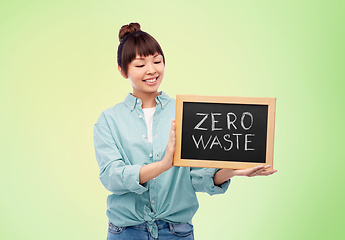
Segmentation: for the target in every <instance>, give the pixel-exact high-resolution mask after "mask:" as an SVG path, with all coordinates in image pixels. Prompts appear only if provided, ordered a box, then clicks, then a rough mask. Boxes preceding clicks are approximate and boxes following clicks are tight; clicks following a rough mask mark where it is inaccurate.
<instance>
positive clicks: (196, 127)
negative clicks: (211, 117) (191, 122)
mask: <svg viewBox="0 0 345 240" xmlns="http://www.w3.org/2000/svg"><path fill="white" fill-rule="evenodd" d="M196 115H199V116H205V117H204V118H203V119H201V121H200V122H199V123H198V124H197V125H196V126H195V127H194V129H195V130H204V131H205V130H207V128H200V125H201V124H202V123H203V122H205V120H206V119H207V117H208V113H196Z"/></svg>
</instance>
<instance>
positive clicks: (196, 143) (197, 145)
mask: <svg viewBox="0 0 345 240" xmlns="http://www.w3.org/2000/svg"><path fill="white" fill-rule="evenodd" d="M192 138H193V141H194V143H195V146H196V148H199V144H200V142H201V144H202V147H203V148H204V149H206V148H207V145H208V143H209V142H210V140H211V138H212V135H211V136H210V138H209V139H208V141H207V143H206V145H205V143H204V140H203V138H202V135H201V136H200V138H199V141H198V142H196V140H195V137H194V135H192Z"/></svg>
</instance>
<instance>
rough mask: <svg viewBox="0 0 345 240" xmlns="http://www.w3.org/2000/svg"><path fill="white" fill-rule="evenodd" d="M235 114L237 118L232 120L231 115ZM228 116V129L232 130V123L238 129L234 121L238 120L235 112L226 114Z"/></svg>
mask: <svg viewBox="0 0 345 240" xmlns="http://www.w3.org/2000/svg"><path fill="white" fill-rule="evenodd" d="M231 115H232V116H234V117H235V120H233V121H231V119H230V118H231V117H230V116H231ZM226 118H227V120H228V129H229V130H230V125H232V126H234V128H235V129H237V127H236V126H235V124H234V122H235V121H236V120H237V116H236V114H235V113H232V112H229V113H228V114H226Z"/></svg>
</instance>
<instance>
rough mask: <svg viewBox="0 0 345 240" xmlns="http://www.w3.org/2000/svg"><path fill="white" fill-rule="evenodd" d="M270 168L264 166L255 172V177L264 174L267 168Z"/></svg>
mask: <svg viewBox="0 0 345 240" xmlns="http://www.w3.org/2000/svg"><path fill="white" fill-rule="evenodd" d="M270 167H271V166H270V165H265V166H264V167H263V168H261V169H259V170H257V171H256V172H255V174H256V175H260V174H261V173H262V172H265V171H266V169H267V168H270Z"/></svg>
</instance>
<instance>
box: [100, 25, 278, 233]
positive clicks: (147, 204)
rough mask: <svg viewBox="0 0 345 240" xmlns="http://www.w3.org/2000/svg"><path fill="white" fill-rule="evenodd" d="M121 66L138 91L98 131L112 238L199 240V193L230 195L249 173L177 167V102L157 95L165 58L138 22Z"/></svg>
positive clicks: (127, 33) (260, 171)
mask: <svg viewBox="0 0 345 240" xmlns="http://www.w3.org/2000/svg"><path fill="white" fill-rule="evenodd" d="M119 39H120V45H119V47H118V56H117V61H118V69H119V71H120V74H121V75H122V76H123V77H124V78H126V79H129V80H130V82H131V84H132V88H133V93H132V94H128V96H127V97H126V99H125V100H124V101H123V102H121V103H118V104H116V105H115V106H114V107H112V108H110V109H107V110H105V111H103V112H102V114H101V116H100V117H99V119H98V121H97V123H96V124H95V128H94V143H95V151H96V158H97V162H98V165H99V167H100V180H101V182H102V183H103V185H104V186H105V187H106V189H108V190H109V191H110V192H112V194H111V195H109V196H108V200H107V216H108V218H109V229H108V239H156V238H158V236H159V239H180V238H181V239H194V237H193V226H192V222H191V221H192V217H193V216H194V214H195V213H196V211H197V209H198V201H197V197H196V193H195V192H207V193H208V194H210V195H213V194H221V193H224V192H225V191H226V190H227V188H228V186H229V184H230V178H232V177H233V176H235V175H245V176H255V175H270V174H272V173H274V172H275V170H266V168H268V167H269V166H266V167H264V166H259V167H255V168H252V169H246V170H232V169H222V170H219V171H218V170H217V169H207V168H188V167H173V166H172V161H173V154H174V150H175V122H174V120H173V119H174V116H175V100H173V99H171V98H170V97H169V96H168V95H167V94H165V93H164V92H158V88H159V86H160V84H161V82H162V79H163V76H164V68H165V58H164V54H163V51H162V49H161V47H160V45H159V44H158V42H157V41H156V40H155V39H154V38H153V37H152V36H151V35H149V34H148V33H146V32H143V31H141V30H140V25H139V24H138V23H131V24H129V25H124V26H122V27H121V29H120V32H119Z"/></svg>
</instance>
